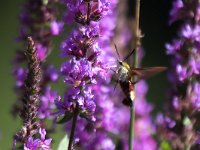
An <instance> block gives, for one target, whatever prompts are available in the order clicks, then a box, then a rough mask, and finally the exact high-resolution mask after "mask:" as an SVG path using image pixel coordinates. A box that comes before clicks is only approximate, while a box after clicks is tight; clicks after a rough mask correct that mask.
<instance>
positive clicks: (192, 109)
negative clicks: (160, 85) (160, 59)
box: [157, 0, 200, 149]
mask: <svg viewBox="0 0 200 150" xmlns="http://www.w3.org/2000/svg"><path fill="white" fill-rule="evenodd" d="M199 6H200V3H199V1H197V0H194V1H186V0H176V1H175V2H174V4H173V8H172V11H171V13H170V17H171V18H170V22H171V23H172V22H174V21H177V20H182V21H183V22H182V25H181V26H180V29H179V32H178V38H177V39H175V40H173V41H172V43H171V44H166V49H167V52H166V53H167V54H168V55H170V56H171V67H170V68H171V70H170V71H169V80H170V82H171V91H170V94H169V102H168V105H169V106H168V108H167V109H166V112H165V114H164V115H162V116H161V115H159V116H158V118H157V124H158V131H159V132H160V133H159V135H160V136H161V138H162V139H163V140H165V141H166V142H168V143H169V145H170V146H171V148H172V149H187V148H188V147H190V148H191V147H193V146H195V140H196V139H197V137H198V136H197V132H196V130H197V128H198V125H197V124H198V121H197V120H198V119H197V116H195V115H193V114H195V113H198V112H199V98H198V97H199V89H200V88H199V87H200V86H199V80H198V78H199V73H200V53H199V44H200V38H199V35H200V24H199ZM187 135H191V136H187ZM191 149H192V148H191Z"/></svg>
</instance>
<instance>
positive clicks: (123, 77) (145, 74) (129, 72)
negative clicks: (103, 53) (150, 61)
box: [115, 45, 166, 106]
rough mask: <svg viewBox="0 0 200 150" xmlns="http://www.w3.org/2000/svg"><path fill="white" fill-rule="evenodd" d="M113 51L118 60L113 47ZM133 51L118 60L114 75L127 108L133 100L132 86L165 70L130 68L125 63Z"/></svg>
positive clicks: (158, 68)
mask: <svg viewBox="0 0 200 150" xmlns="http://www.w3.org/2000/svg"><path fill="white" fill-rule="evenodd" d="M115 49H116V52H117V55H118V57H119V58H120V55H119V51H118V50H117V46H116V45H115ZM134 51H135V50H133V51H132V52H131V53H130V54H128V55H127V56H126V57H125V59H124V60H123V61H122V60H118V67H117V70H116V74H117V76H118V79H117V83H119V84H120V87H121V89H122V91H123V93H124V94H125V96H126V98H125V99H124V100H123V104H125V105H127V106H132V105H133V102H134V99H135V91H134V85H135V84H136V83H137V82H138V81H140V80H141V79H146V78H149V77H152V76H154V75H156V74H157V73H160V72H162V71H164V70H166V67H162V66H157V67H144V68H134V67H131V66H130V65H129V64H128V63H126V62H125V60H127V59H128V58H129V57H130V56H131V55H132V54H133V53H134Z"/></svg>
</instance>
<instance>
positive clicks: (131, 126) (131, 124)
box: [129, 105, 135, 150]
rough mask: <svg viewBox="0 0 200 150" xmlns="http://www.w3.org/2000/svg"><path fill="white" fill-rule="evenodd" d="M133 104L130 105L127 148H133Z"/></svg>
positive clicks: (130, 149) (131, 149)
mask: <svg viewBox="0 0 200 150" xmlns="http://www.w3.org/2000/svg"><path fill="white" fill-rule="evenodd" d="M134 119H135V113H134V105H133V106H131V107H130V128H129V150H133V139H134Z"/></svg>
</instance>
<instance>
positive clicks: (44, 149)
mask: <svg viewBox="0 0 200 150" xmlns="http://www.w3.org/2000/svg"><path fill="white" fill-rule="evenodd" d="M39 134H40V139H33V138H32V137H29V138H28V140H27V142H26V143H25V144H24V150H37V149H38V148H39V149H40V150H51V141H52V139H45V136H46V131H45V129H41V128H40V129H39Z"/></svg>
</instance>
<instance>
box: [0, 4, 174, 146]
mask: <svg viewBox="0 0 200 150" xmlns="http://www.w3.org/2000/svg"><path fill="white" fill-rule="evenodd" d="M21 2H23V0H18V1H13V0H4V1H0V51H1V54H0V150H8V149H10V148H11V142H12V137H13V134H14V133H15V131H17V130H18V129H19V128H20V125H21V124H20V120H19V119H13V118H12V116H11V114H10V110H11V106H12V104H13V102H14V101H15V99H16V96H15V94H14V91H13V85H14V79H13V77H12V76H11V71H12V66H11V61H12V59H13V57H14V53H15V50H16V49H17V48H18V47H20V46H19V45H18V44H17V43H15V40H14V39H15V37H16V36H17V35H18V28H19V22H18V14H19V12H20V3H21ZM129 6H132V7H131V8H134V7H133V5H132V1H131V0H130V5H129ZM170 7H171V0H141V19H140V27H141V29H142V33H144V35H145V36H144V38H143V39H142V44H143V47H144V49H145V53H146V55H145V57H144V59H143V66H169V62H168V61H169V58H168V57H167V56H166V54H165V47H164V45H165V43H166V42H167V41H170V40H171V39H172V36H173V35H174V33H175V27H173V26H171V27H169V26H168V22H167V19H168V12H169V9H170ZM132 11H133V12H134V10H133V9H132ZM66 35H67V33H66ZM66 35H65V36H66ZM61 39H63V37H59V38H54V40H55V44H54V50H53V52H52V53H51V55H50V57H49V58H48V61H49V62H50V63H52V64H54V65H55V66H56V67H57V68H59V65H60V63H61V62H63V61H64V60H63V59H60V58H59V56H58V55H59V51H60V50H59V43H60V42H61ZM147 82H148V83H149V92H148V94H147V99H148V101H150V102H152V103H154V104H155V105H154V112H155V111H158V110H161V109H162V107H163V104H164V101H165V100H166V92H167V87H168V84H167V79H166V72H165V73H162V74H160V75H158V76H156V77H154V78H151V79H148V80H147ZM57 88H58V90H60V91H63V90H64V88H63V84H62V83H60V84H58V85H57ZM60 93H62V92H60ZM58 137H59V138H61V135H60V134H59V135H58ZM57 139H58V138H57ZM54 149H55V148H54Z"/></svg>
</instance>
